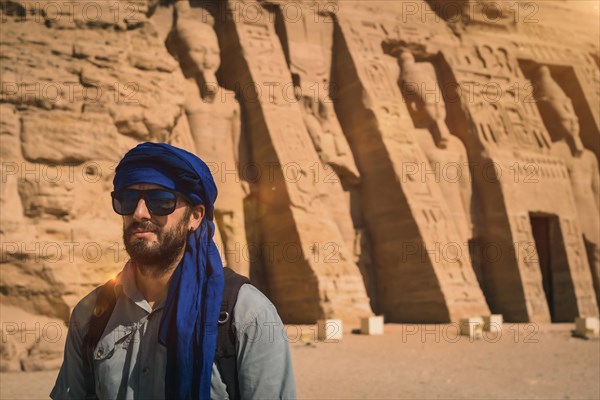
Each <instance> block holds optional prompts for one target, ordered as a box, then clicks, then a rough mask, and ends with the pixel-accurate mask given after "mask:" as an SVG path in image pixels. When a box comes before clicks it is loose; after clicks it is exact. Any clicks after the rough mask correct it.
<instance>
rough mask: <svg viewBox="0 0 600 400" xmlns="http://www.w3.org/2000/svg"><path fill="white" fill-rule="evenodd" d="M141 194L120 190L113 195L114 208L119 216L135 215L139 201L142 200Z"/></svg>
mask: <svg viewBox="0 0 600 400" xmlns="http://www.w3.org/2000/svg"><path fill="white" fill-rule="evenodd" d="M140 197H141V195H140V193H138V192H137V191H135V190H120V191H118V192H114V194H113V208H114V209H115V211H116V212H117V214H121V215H129V214H133V212H134V211H135V207H136V206H137V203H138V201H139V200H140Z"/></svg>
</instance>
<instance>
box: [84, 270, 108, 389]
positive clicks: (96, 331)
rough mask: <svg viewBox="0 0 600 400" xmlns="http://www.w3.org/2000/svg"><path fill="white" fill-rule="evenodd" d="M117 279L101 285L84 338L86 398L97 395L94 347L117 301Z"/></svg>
mask: <svg viewBox="0 0 600 400" xmlns="http://www.w3.org/2000/svg"><path fill="white" fill-rule="evenodd" d="M116 281H117V280H116V279H111V280H109V281H108V282H106V283H105V284H104V285H102V286H100V289H99V291H98V297H97V298H96V304H95V306H94V310H93V311H92V316H91V317H90V324H89V329H88V332H87V334H86V335H85V337H84V338H83V354H82V356H83V366H84V368H83V370H84V379H85V392H86V395H85V398H86V400H94V399H97V397H96V382H95V378H94V349H95V348H96V345H97V344H98V342H99V341H100V339H101V338H102V333H104V329H105V328H106V325H107V324H108V320H109V319H110V316H111V314H112V312H113V310H114V308H115V304H116V303H117V294H116V293H115V283H116Z"/></svg>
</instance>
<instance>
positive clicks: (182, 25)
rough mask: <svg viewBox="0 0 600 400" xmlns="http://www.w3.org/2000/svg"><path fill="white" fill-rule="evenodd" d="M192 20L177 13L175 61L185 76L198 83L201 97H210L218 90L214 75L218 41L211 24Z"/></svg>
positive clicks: (191, 15)
mask: <svg viewBox="0 0 600 400" xmlns="http://www.w3.org/2000/svg"><path fill="white" fill-rule="evenodd" d="M202 15H204V14H202ZM195 16H196V15H194V14H190V15H186V14H185V13H183V12H181V13H180V15H179V16H178V18H177V23H176V26H175V28H176V32H177V36H178V38H179V46H180V47H179V57H180V60H181V63H182V67H183V69H184V72H185V73H186V75H191V76H193V77H195V78H196V80H197V81H198V84H199V86H200V90H201V92H202V96H203V97H214V95H215V94H216V91H217V88H218V87H219V85H218V83H217V78H216V75H215V74H216V72H217V69H218V68H219V65H220V64H221V52H220V49H219V41H218V39H217V34H216V33H215V31H214V29H213V26H212V24H211V21H210V20H208V21H202V19H201V18H200V16H198V17H199V18H197V19H196V18H194V17H195Z"/></svg>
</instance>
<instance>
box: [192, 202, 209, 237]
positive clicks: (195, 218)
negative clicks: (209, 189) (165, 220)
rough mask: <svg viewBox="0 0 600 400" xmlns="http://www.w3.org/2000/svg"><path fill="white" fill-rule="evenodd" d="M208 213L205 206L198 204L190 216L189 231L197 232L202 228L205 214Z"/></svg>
mask: <svg viewBox="0 0 600 400" xmlns="http://www.w3.org/2000/svg"><path fill="white" fill-rule="evenodd" d="M205 213H206V209H205V208H204V204H198V205H195V206H193V207H192V214H191V215H190V222H189V230H190V231H195V230H196V229H198V227H199V226H200V223H201V222H202V218H204V214H205Z"/></svg>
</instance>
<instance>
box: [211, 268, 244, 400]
mask: <svg viewBox="0 0 600 400" xmlns="http://www.w3.org/2000/svg"><path fill="white" fill-rule="evenodd" d="M224 274H225V288H224V289H223V301H222V302H221V313H220V315H219V328H218V329H219V331H218V337H217V350H216V352H215V364H216V365H217V369H218V370H219V373H220V374H221V380H222V381H223V383H224V384H225V386H226V387H227V394H228V395H229V398H230V399H231V400H237V399H239V398H240V389H239V385H238V373H237V353H236V348H235V347H236V346H235V345H236V342H237V338H236V334H235V327H234V325H233V324H232V320H233V308H234V307H235V303H236V302H237V297H238V293H239V291H240V288H241V287H242V286H243V285H245V284H247V283H250V280H249V279H248V278H246V277H245V276H243V275H240V274H237V273H235V272H234V271H233V270H232V269H231V268H229V267H225V268H224Z"/></svg>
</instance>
